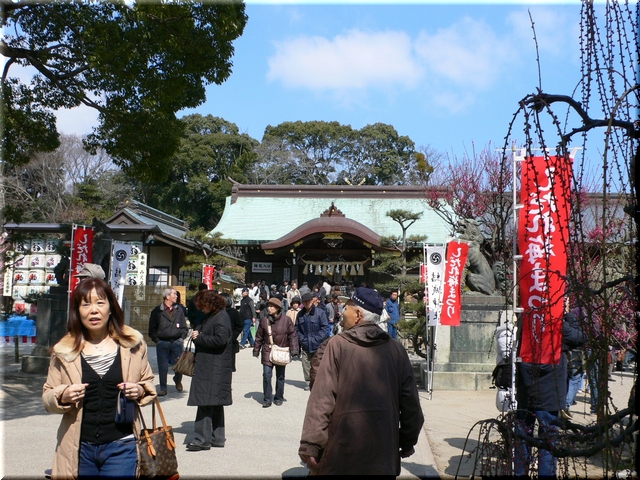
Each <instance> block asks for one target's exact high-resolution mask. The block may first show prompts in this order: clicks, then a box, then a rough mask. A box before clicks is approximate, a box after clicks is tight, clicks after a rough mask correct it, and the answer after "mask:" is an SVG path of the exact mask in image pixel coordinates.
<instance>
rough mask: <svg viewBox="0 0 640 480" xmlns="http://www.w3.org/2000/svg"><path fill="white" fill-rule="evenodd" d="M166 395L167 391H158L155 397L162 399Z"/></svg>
mask: <svg viewBox="0 0 640 480" xmlns="http://www.w3.org/2000/svg"><path fill="white" fill-rule="evenodd" d="M166 394H167V391H166V390H160V391H159V392H158V393H157V395H158V396H159V397H164V396H165V395H166Z"/></svg>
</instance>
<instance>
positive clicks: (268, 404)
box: [262, 402, 271, 408]
mask: <svg viewBox="0 0 640 480" xmlns="http://www.w3.org/2000/svg"><path fill="white" fill-rule="evenodd" d="M270 406H271V402H264V403H263V404H262V408H269V407H270Z"/></svg>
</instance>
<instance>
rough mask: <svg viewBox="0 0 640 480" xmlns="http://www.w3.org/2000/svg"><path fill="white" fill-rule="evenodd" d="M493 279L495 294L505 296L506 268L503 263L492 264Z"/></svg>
mask: <svg viewBox="0 0 640 480" xmlns="http://www.w3.org/2000/svg"><path fill="white" fill-rule="evenodd" d="M492 269H493V277H494V278H495V281H496V293H499V294H500V295H502V296H506V295H507V278H508V277H507V266H506V265H505V264H504V262H495V263H494V264H493V267H492Z"/></svg>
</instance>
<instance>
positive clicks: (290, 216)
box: [212, 185, 450, 244]
mask: <svg viewBox="0 0 640 480" xmlns="http://www.w3.org/2000/svg"><path fill="white" fill-rule="evenodd" d="M332 203H333V204H334V205H335V207H336V208H337V209H338V210H340V211H341V212H342V213H343V214H344V215H345V217H346V218H349V219H351V220H355V221H357V222H359V223H361V224H363V225H364V226H366V227H368V228H370V229H371V230H373V231H374V232H376V233H377V234H378V235H380V236H392V235H397V236H400V235H402V229H401V228H400V225H399V224H398V223H396V222H394V221H393V220H392V219H391V218H389V217H388V216H387V215H386V213H387V212H388V211H390V210H394V209H401V210H408V211H410V212H413V213H416V212H423V215H422V218H420V219H419V220H418V221H417V222H416V223H414V224H413V225H412V226H411V227H410V228H409V230H408V231H407V234H408V235H426V236H427V239H426V242H427V243H430V244H434V243H435V244H441V243H444V242H445V241H446V239H447V237H448V236H449V234H450V230H449V227H448V225H447V224H446V223H445V222H444V221H443V220H442V219H441V218H440V217H439V216H438V215H437V214H436V213H435V212H434V211H433V210H432V209H431V208H430V207H429V206H428V205H427V203H426V201H425V200H424V191H423V190H419V189H416V188H412V187H362V186H357V187H356V186H354V187H350V186H322V187H320V186H284V185H282V186H281V185H235V186H234V191H233V194H232V196H230V197H227V202H226V206H225V210H224V213H223V215H222V218H221V219H220V222H218V225H216V227H215V228H214V229H213V231H212V233H216V232H220V233H222V234H223V238H226V239H231V240H235V241H236V242H237V243H238V244H247V243H263V242H267V241H273V240H276V239H278V238H280V237H282V236H284V235H286V234H288V233H289V232H291V231H292V230H294V229H295V228H297V227H298V226H300V225H301V224H303V223H305V222H308V221H309V220H313V219H316V218H319V217H320V216H321V214H322V213H323V212H324V211H325V210H327V209H328V208H329V207H330V206H331V204H332Z"/></svg>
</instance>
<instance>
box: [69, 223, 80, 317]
mask: <svg viewBox="0 0 640 480" xmlns="http://www.w3.org/2000/svg"><path fill="white" fill-rule="evenodd" d="M76 228H78V225H76V224H75V223H74V224H73V225H72V226H71V250H70V251H69V269H68V270H67V280H68V282H67V325H69V316H70V315H71V286H72V283H71V282H72V281H73V273H72V268H71V267H72V264H73V252H74V250H75V248H74V243H75V242H74V241H73V240H74V238H75V236H76Z"/></svg>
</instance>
